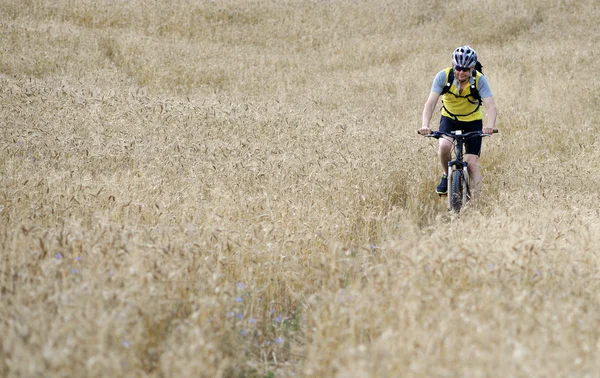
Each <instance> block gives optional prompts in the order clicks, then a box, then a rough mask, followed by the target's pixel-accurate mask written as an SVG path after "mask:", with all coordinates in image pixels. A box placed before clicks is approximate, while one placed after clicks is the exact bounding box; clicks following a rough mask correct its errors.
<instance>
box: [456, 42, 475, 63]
mask: <svg viewBox="0 0 600 378" xmlns="http://www.w3.org/2000/svg"><path fill="white" fill-rule="evenodd" d="M475 63H477V53H476V52H475V50H473V49H472V48H471V47H469V46H468V45H464V46H461V47H457V48H456V50H454V52H453V53H452V64H454V65H455V66H459V67H469V68H470V67H475Z"/></svg>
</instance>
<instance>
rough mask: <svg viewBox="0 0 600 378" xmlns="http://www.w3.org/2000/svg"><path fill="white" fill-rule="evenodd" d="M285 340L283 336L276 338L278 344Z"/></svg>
mask: <svg viewBox="0 0 600 378" xmlns="http://www.w3.org/2000/svg"><path fill="white" fill-rule="evenodd" d="M282 342H283V339H282V338H281V337H278V338H277V340H275V343H276V344H281V343H282Z"/></svg>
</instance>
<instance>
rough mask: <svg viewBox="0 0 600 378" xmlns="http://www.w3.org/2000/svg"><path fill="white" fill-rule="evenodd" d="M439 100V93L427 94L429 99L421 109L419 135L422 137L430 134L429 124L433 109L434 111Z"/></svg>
mask: <svg viewBox="0 0 600 378" xmlns="http://www.w3.org/2000/svg"><path fill="white" fill-rule="evenodd" d="M439 98H440V94H439V93H437V92H434V91H431V93H429V98H428V99H427V102H425V106H424V108H423V123H422V124H421V129H420V130H419V133H420V134H422V135H428V134H431V129H430V128H429V122H430V121H431V115H432V114H433V109H435V104H437V102H438V99H439Z"/></svg>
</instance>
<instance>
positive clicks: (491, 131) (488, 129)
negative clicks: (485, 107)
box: [481, 126, 494, 135]
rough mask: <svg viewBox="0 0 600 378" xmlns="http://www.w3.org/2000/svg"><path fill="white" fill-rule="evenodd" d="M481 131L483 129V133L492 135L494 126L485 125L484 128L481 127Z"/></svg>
mask: <svg viewBox="0 0 600 378" xmlns="http://www.w3.org/2000/svg"><path fill="white" fill-rule="evenodd" d="M481 131H483V133H484V134H489V135H492V134H493V133H494V128H493V127H489V126H486V127H484V128H483V130H481Z"/></svg>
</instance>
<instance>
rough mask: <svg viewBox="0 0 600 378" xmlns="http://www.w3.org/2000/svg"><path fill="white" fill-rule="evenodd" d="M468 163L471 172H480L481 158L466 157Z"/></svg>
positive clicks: (474, 156) (475, 156)
mask: <svg viewBox="0 0 600 378" xmlns="http://www.w3.org/2000/svg"><path fill="white" fill-rule="evenodd" d="M466 160H467V163H469V165H468V167H469V171H475V172H478V171H479V169H480V162H479V156H477V155H470V154H469V155H467V156H466Z"/></svg>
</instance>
